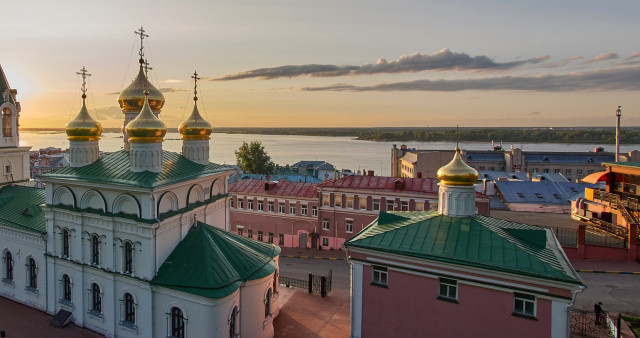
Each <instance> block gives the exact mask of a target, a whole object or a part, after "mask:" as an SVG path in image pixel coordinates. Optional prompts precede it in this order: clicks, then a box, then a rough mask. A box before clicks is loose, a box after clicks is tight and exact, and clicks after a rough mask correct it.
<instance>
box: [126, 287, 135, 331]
mask: <svg viewBox="0 0 640 338" xmlns="http://www.w3.org/2000/svg"><path fill="white" fill-rule="evenodd" d="M124 320H125V321H126V322H129V323H131V324H135V322H136V305H135V302H134V301H133V296H132V295H131V294H130V293H125V294H124Z"/></svg>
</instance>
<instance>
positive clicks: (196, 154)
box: [178, 72, 213, 164]
mask: <svg viewBox="0 0 640 338" xmlns="http://www.w3.org/2000/svg"><path fill="white" fill-rule="evenodd" d="M191 78H193V80H194V85H193V112H192V113H191V115H190V116H189V117H187V119H186V120H184V121H183V122H182V123H181V124H180V127H179V128H178V131H179V132H180V136H181V138H182V156H184V157H186V158H187V159H188V160H190V161H193V162H196V163H199V164H208V163H209V140H210V138H211V132H212V131H213V128H212V127H211V123H209V122H208V121H207V120H205V119H204V118H202V115H200V112H199V111H198V80H199V79H200V78H199V77H198V73H197V72H194V73H193V76H192V77H191Z"/></svg>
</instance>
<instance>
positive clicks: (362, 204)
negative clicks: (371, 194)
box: [358, 196, 367, 210]
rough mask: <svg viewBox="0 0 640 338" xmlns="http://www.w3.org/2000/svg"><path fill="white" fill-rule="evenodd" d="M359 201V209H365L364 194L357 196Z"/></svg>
mask: <svg viewBox="0 0 640 338" xmlns="http://www.w3.org/2000/svg"><path fill="white" fill-rule="evenodd" d="M358 201H359V202H360V210H367V198H366V197H364V196H358Z"/></svg>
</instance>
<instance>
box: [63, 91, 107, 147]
mask: <svg viewBox="0 0 640 338" xmlns="http://www.w3.org/2000/svg"><path fill="white" fill-rule="evenodd" d="M86 97H87V96H86V95H85V94H82V108H81V109H80V113H79V114H78V116H76V117H75V118H74V119H73V120H71V121H69V123H67V125H66V126H65V127H64V129H65V131H66V132H67V136H69V141H97V140H99V139H100V135H101V134H102V126H101V125H100V122H98V121H96V120H94V119H93V117H91V115H89V111H88V110H87V106H86V105H85V98H86Z"/></svg>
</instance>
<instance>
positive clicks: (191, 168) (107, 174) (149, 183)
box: [40, 150, 232, 188]
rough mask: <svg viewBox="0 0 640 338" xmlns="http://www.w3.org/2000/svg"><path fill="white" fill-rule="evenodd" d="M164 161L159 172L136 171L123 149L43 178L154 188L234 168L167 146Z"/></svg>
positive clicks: (45, 179)
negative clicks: (202, 161)
mask: <svg viewBox="0 0 640 338" xmlns="http://www.w3.org/2000/svg"><path fill="white" fill-rule="evenodd" d="M162 162H163V164H162V171H161V172H159V173H153V172H150V171H143V172H133V171H131V170H130V167H131V166H130V160H129V152H127V151H125V150H120V151H116V152H114V153H111V154H109V155H106V156H104V157H102V158H100V159H98V160H97V161H95V162H93V163H91V164H88V165H86V166H83V167H75V168H74V167H70V166H69V167H64V168H61V169H58V170H55V171H52V172H49V173H46V174H43V175H41V176H40V178H41V179H42V180H43V181H47V180H48V179H64V180H72V181H79V182H93V183H105V184H117V185H126V186H136V187H144V188H154V187H159V186H164V185H169V184H174V183H179V182H182V181H186V180H191V179H196V178H200V177H206V176H210V175H213V174H217V173H221V172H225V171H230V170H232V169H231V168H230V167H228V166H224V165H220V164H215V163H209V164H206V165H203V164H198V163H195V162H192V161H190V160H188V159H187V158H185V157H184V156H182V155H180V154H178V153H174V152H170V151H166V150H165V151H163V152H162Z"/></svg>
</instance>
